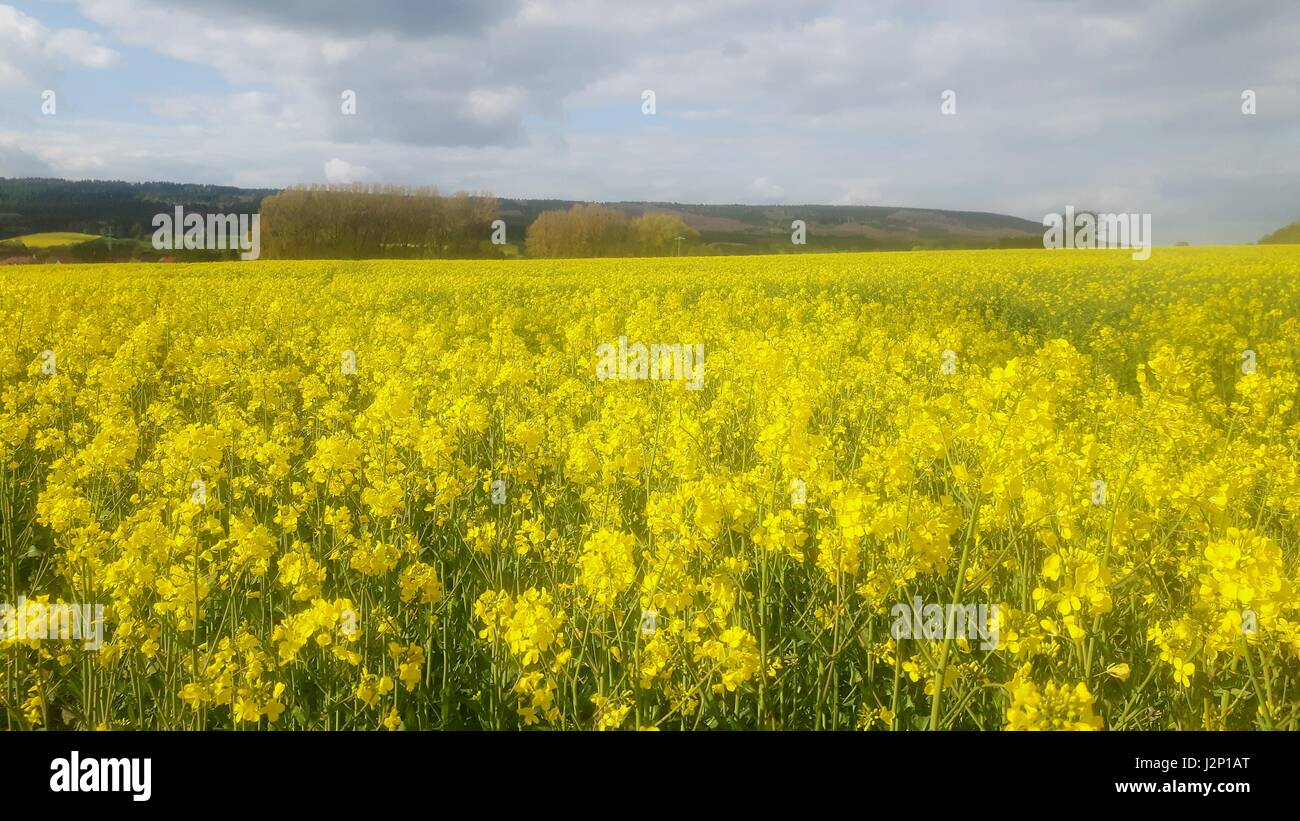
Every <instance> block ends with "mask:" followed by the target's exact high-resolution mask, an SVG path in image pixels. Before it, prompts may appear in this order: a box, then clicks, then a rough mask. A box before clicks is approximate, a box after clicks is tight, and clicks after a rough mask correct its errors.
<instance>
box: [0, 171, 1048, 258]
mask: <svg viewBox="0 0 1300 821" xmlns="http://www.w3.org/2000/svg"><path fill="white" fill-rule="evenodd" d="M276 193H278V190H277V189H269V188H233V187H228V186H218V185H191V184H186V183H172V182H147V183H128V182H109V181H75V182H74V181H69V180H56V179H4V178H0V240H3V239H7V238H9V237H17V236H22V235H25V234H35V233H41V232H49V231H75V232H80V233H85V234H94V235H100V236H108V237H114V238H120V239H128V238H135V239H145V238H147V237H148V236H149V235H150V234H151V232H152V230H153V229H152V227H151V223H152V220H153V217H154V215H155V214H160V213H170V212H171V211H172V210H174V209H175V207H176V206H178V205H179V206H182V207H184V208H185V210H186V211H187V212H191V211H192V212H200V213H248V212H252V211H258V210H260V206H261V203H262V200H263V199H264V198H265V197H268V196H271V195H273V194H276ZM497 202H498V206H499V212H500V217H501V218H502V219H503V220H505V222H506V224H507V226H508V227H509V232H508V233H509V236H510V237H511V240H512V242H513V241H517V240H521V239H522V238H523V237H524V235H525V232H526V231H527V228H528V226H529V225H531V224H532V222H533V220H535V219H536V218H537V216H538V215H539V214H541V213H542V212H543V211H551V210H562V209H567V208H569V207H570V206H572V205H573V204H575V202H578V201H576V200H538V199H508V198H501V199H498V200H497ZM609 205H610V206H612V207H614V208H618V209H621V210H622V211H623V212H624V213H625V214H626V215H627V216H628V217H632V218H635V217H637V216H640V215H641V214H643V213H646V212H650V211H654V212H666V213H670V214H674V215H677V216H678V217H680V218H681V220H682V221H683V222H684V223H685V224H686V225H688V226H689V227H690V228H692V229H694V230H695V231H697V232H699V239H700V241H701V242H702V243H703V244H704V245H705V246H707V248H708V251H710V252H713V253H766V252H780V251H789V250H791V242H790V232H791V222H793V221H794V220H803V221H804V223H805V224H806V226H807V250H823V251H870V250H895V249H910V248H1004V247H1033V246H1035V245H1038V244H1040V243H1041V241H1042V240H1041V238H1042V226H1040V225H1039V224H1038V223H1036V222H1033V221H1031V220H1025V219H1020V218H1018V217H1010V216H1005V215H1002V214H991V213H982V212H972V211H944V210H937V209H924V208H894V207H886V206H865V205H802V206H801V205H779V206H776V205H683V204H679V203H664V202H618V203H609ZM268 228H269V226H268Z"/></svg>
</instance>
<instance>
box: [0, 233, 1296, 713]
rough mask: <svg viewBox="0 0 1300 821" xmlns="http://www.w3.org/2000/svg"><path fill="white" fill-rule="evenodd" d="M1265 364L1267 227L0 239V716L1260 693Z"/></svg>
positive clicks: (1283, 326) (1273, 383)
mask: <svg viewBox="0 0 1300 821" xmlns="http://www.w3.org/2000/svg"><path fill="white" fill-rule="evenodd" d="M620 338H625V339H626V340H628V344H633V343H636V342H640V343H644V344H645V345H647V346H649V345H652V344H660V343H662V344H665V345H672V344H678V343H680V344H684V345H702V346H703V348H702V350H703V354H704V364H703V374H702V375H703V380H702V385H701V386H698V387H699V389H698V390H692V389H691V386H689V385H688V384H687V383H686V381H685V380H682V379H662V380H653V379H646V380H638V379H618V378H611V379H598V378H597V368H598V364H599V362H598V355H597V350H598V349H599V348H600V346H601V345H607V344H615V345H617V344H618V342H619V340H620ZM1298 378H1300V247H1287V246H1270V247H1242V248H1166V249H1157V250H1156V253H1155V254H1154V255H1153V256H1152V258H1151V259H1150V260H1148V261H1146V262H1135V261H1133V260H1132V259H1130V256H1129V254H1128V252H1123V251H1120V252H1108V251H976V252H946V253H920V252H916V253H897V254H864V255H786V256H768V257H732V258H707V259H689V258H681V259H657V260H581V261H510V262H422V261H416V262H268V261H263V262H254V263H213V264H196V265H184V264H182V265H108V266H49V267H13V268H9V269H7V270H3V271H0V540H2V541H0V547H2V551H0V553H2V556H0V600H4V601H5V602H6V603H7V609H6V611H5V619H4V621H5V625H4V632H3V635H2V636H0V699H2V704H3V714H4V722H5V724H6V725H7V726H8V727H9V728H14V729H18V728H51V729H55V728H110V729H130V728H160V729H200V728H206V729H231V728H233V729H236V730H251V729H275V728H297V729H375V728H385V727H386V728H389V729H401V728H405V729H435V728H491V729H514V728H525V727H532V728H563V729H615V728H617V729H665V730H667V729H697V728H698V729H703V728H764V729H854V728H860V729H867V730H890V729H894V730H910V729H922V728H940V729H950V728H951V729H984V730H994V729H1167V728H1178V729H1234V728H1259V729H1297V728H1300V601H1298V599H1300V592H1298V591H1300V561H1298V557H1297V550H1298V548H1297V546H1298V545H1300V470H1298V467H1300V412H1298V411H1297V408H1296V400H1297V392H1298V381H1297V380H1298ZM915 602H919V603H922V605H923V606H927V607H928V606H929V605H937V606H940V607H944V606H947V605H962V606H965V605H967V604H970V605H983V606H985V607H986V608H987V609H982V610H981V611H980V612H981V613H990V614H994V615H990V616H989V618H988V619H987V620H986V621H985V623H982V624H980V625H979V627H980V629H982V630H983V629H989V628H995V629H993V630H992V632H993V633H995V634H996V636H997V640H996V642H994V645H993V646H990V647H985V646H982V643H981V642H980V641H978V640H971V639H970V638H969V637H968V636H967V635H966V634H962V635H957V636H954V635H952V631H951V629H950V628H951V627H952V624H951V622H949V623H947V624H941V625H939V626H940V627H942V628H945V629H944V630H942V631H940V632H941V635H940V634H932V633H930V632H929V630H928V629H925V630H922V631H920V632H919V633H917V632H912V633H911V634H910V635H907V636H905V637H897V638H896V633H897V630H896V629H895V627H896V620H895V618H894V616H893V615H892V612H893V609H894V608H895V607H896V606H898V605H900V604H903V605H910V604H911V603H915ZM59 604H67V605H74V604H75V605H78V606H85V605H100V606H102V614H103V615H102V622H100V623H98V624H97V626H98V628H100V629H102V640H101V641H98V642H91V641H82V640H78V639H75V638H74V639H72V640H64V639H60V638H58V637H57V636H56V634H57V632H58V631H57V630H56V627H57V625H55V624H53V623H52V622H53V621H54V620H55V617H54V616H53V615H52V614H54V613H56V612H65V611H59V609H58V607H57V605H59ZM20 611H21V612H20ZM989 620H996V622H997V623H996V624H989V623H987V621H989ZM927 623H928V620H927ZM20 626H21V627H22V629H21V630H20V629H18V628H19V627H20ZM65 626H66V625H65ZM86 626H87V625H85V624H83V625H82V627H83V628H84V627H86ZM42 636H44V637H42Z"/></svg>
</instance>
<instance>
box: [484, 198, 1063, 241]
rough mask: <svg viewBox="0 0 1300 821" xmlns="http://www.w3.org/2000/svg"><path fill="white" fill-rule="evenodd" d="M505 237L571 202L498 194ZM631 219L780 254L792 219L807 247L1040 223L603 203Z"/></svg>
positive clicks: (1021, 229)
mask: <svg viewBox="0 0 1300 821" xmlns="http://www.w3.org/2000/svg"><path fill="white" fill-rule="evenodd" d="M498 204H499V206H500V211H501V218H502V219H503V220H505V222H506V225H507V227H508V230H509V232H510V235H511V236H516V237H517V236H522V235H523V231H524V230H525V229H526V228H527V226H528V225H530V224H531V223H532V221H533V220H534V219H536V218H537V215H538V214H540V213H541V212H542V211H551V210H560V209H566V208H569V207H570V206H572V205H574V204H575V201H574V200H516V199H500V200H498ZM605 204H606V205H609V206H611V207H614V208H619V209H621V210H622V211H623V212H624V213H626V214H627V215H628V216H629V217H638V216H641V215H642V214H644V213H646V212H650V211H658V212H665V213H669V214H675V215H676V216H678V217H680V218H681V219H682V221H683V222H685V223H686V224H687V225H689V226H690V227H691V228H694V229H695V230H696V231H699V232H700V239H701V241H702V242H704V243H705V244H708V245H712V246H715V248H716V250H717V251H719V252H722V253H779V252H785V251H793V250H796V249H795V248H794V246H792V245H791V244H790V223H791V222H792V221H793V220H797V219H800V220H803V221H804V222H805V223H806V224H807V229H808V232H807V239H808V244H807V250H819V251H885V250H907V249H911V248H1030V247H1039V246H1041V245H1042V241H1043V227H1042V225H1040V224H1039V223H1036V222H1032V221H1030V220H1025V219H1020V218H1019V217H1008V216H1005V215H1003V214H989V213H984V212H978V211H940V210H934V209H926V208H891V207H887V206H877V205H684V204H681V203H667V202H612V203H605Z"/></svg>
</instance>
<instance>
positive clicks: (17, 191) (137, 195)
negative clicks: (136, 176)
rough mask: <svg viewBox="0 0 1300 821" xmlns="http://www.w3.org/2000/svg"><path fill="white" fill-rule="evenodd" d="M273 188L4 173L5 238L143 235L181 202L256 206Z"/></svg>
mask: <svg viewBox="0 0 1300 821" xmlns="http://www.w3.org/2000/svg"><path fill="white" fill-rule="evenodd" d="M274 193H275V189H271V188H231V187H228V186H221V185H190V184H187V183H175V182H143V183H132V182H109V181H99V180H83V181H71V180H52V179H4V178H0V239H7V238H9V237H16V236H21V235H23V234H38V233H43V232H47V231H77V232H79V233H83V234H97V235H101V236H110V237H121V238H142V237H147V236H149V235H150V234H151V233H152V232H153V228H152V227H151V223H152V221H153V218H154V215H155V214H161V213H171V212H172V211H173V210H175V208H176V206H178V205H180V206H183V207H184V208H185V210H186V211H196V212H201V213H248V212H252V211H257V210H258V208H259V206H260V205H261V202H262V198H263V197H266V196H269V195H271V194H274Z"/></svg>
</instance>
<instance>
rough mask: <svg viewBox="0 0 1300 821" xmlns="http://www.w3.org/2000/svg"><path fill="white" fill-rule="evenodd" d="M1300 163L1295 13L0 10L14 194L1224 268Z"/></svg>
mask: <svg viewBox="0 0 1300 821" xmlns="http://www.w3.org/2000/svg"><path fill="white" fill-rule="evenodd" d="M1247 90H1249V91H1251V92H1253V99H1254V111H1255V113H1253V114H1247V113H1244V112H1243V93H1244V92H1246V91H1247ZM347 91H351V92H353V93H354V94H355V100H356V104H355V113H354V114H348V113H345V112H344V110H343V109H344V104H343V95H344V92H347ZM646 91H652V92H654V112H653V113H646V112H645V104H644V92H646ZM46 92H53V97H52V98H50V97H49V95H48V94H46ZM945 92H952V94H951V95H948V97H947V99H948V100H949V101H950V103H951V104H950V105H949V106H947V108H948V109H949V110H950V111H953V113H945V111H944V109H945V105H944V101H945ZM49 102H53V111H52V113H46V112H47V111H49V110H50V108H51V106H50V105H49V104H48V103H49ZM1298 149H1300V3H1296V2H1294V0H1286V1H1285V2H1268V1H1267V0H1258V1H1255V0H1252V1H1251V2H1246V3H1240V4H1236V3H1224V2H1222V0H1166V1H1165V2H1136V1H1131V2H1112V1H1111V0H1092V2H1073V1H1072V0H1021V1H1016V0H1005V1H1004V2H987V1H985V2H973V1H972V2H964V1H962V0H927V2H924V3H920V2H868V1H867V0H846V1H845V2H839V0H682V2H677V0H607V1H605V2H596V0H518V2H516V0H441V1H440V0H428V1H427V2H417V1H416V0H406V1H405V2H397V1H396V0H365V2H360V1H359V0H278V2H274V3H270V2H264V0H184V1H183V2H182V1H181V0H171V1H170V2H164V1H163V0H43V1H41V2H27V1H26V0H23V1H22V2H17V1H15V0H10V2H7V3H6V2H4V1H3V0H0V176H9V177H13V176H54V177H64V178H69V179H120V180H129V181H147V180H170V181H175V182H196V183H212V184H220V185H238V186H247V187H282V186H287V185H292V184H297V183H313V182H352V181H364V182H377V183H395V184H404V185H436V186H437V187H438V188H439V189H441V190H444V191H456V190H470V191H489V192H491V193H493V194H496V195H497V196H501V197H538V198H559V199H585V200H596V201H620V200H654V201H672V202H684V203H751V204H769V203H770V204H788V205H797V204H805V203H822V204H854V205H885V206H910V207H922V208H947V209H957V210H970V211H991V212H996V213H1003V214H1012V215H1015V216H1020V217H1024V218H1027V219H1032V220H1034V221H1040V220H1041V219H1042V218H1043V216H1044V215H1045V214H1048V213H1053V212H1061V211H1062V210H1063V209H1064V207H1065V206H1067V205H1073V206H1075V207H1077V208H1087V209H1092V210H1097V211H1103V212H1122V213H1144V214H1145V213H1149V214H1151V215H1152V225H1153V233H1154V237H1155V243H1156V244H1172V243H1174V242H1179V241H1186V242H1191V243H1193V244H1205V243H1236V242H1253V241H1255V240H1257V239H1259V238H1260V237H1261V236H1262V235H1264V234H1266V233H1268V232H1269V231H1271V230H1274V229H1276V228H1278V227H1280V226H1282V225H1285V224H1287V223H1290V222H1293V221H1295V220H1300V150H1298Z"/></svg>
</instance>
